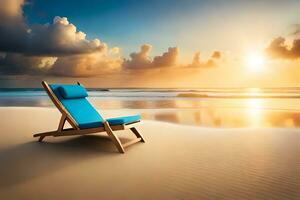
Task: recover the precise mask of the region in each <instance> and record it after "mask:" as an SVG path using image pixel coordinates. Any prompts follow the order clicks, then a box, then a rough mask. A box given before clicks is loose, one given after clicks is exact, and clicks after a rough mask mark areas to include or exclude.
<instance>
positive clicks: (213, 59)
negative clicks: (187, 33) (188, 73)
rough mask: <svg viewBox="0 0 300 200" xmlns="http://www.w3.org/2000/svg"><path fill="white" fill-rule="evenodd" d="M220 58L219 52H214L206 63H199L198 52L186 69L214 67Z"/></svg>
mask: <svg viewBox="0 0 300 200" xmlns="http://www.w3.org/2000/svg"><path fill="white" fill-rule="evenodd" d="M221 58H222V53H221V52H220V51H214V52H213V54H212V55H211V57H210V58H209V59H208V60H207V61H206V62H203V61H201V58H200V52H196V53H195V55H194V57H193V61H192V63H191V64H189V65H188V66H187V67H197V68H205V67H215V66H217V62H218V61H219V60H220V59H221Z"/></svg>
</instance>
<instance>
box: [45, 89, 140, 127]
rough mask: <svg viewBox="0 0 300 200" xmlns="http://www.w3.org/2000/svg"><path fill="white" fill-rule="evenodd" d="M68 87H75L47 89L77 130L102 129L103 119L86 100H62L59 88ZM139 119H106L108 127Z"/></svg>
mask: <svg viewBox="0 0 300 200" xmlns="http://www.w3.org/2000/svg"><path fill="white" fill-rule="evenodd" d="M70 86H75V85H58V84H51V85H49V87H50V88H51V89H52V91H53V93H54V94H55V95H56V97H57V98H58V100H59V101H60V102H61V103H62V105H63V106H64V107H65V108H66V110H67V111H68V112H69V113H70V115H71V116H72V117H73V119H74V120H75V121H76V123H77V124H78V126H79V128H81V129H86V128H96V127H102V126H103V121H104V120H103V118H102V117H101V115H100V114H99V113H98V112H97V110H96V109H95V108H94V107H93V106H92V105H91V104H90V102H89V101H88V100H87V99H86V98H71V99H70V98H64V97H63V96H62V94H61V92H60V88H70ZM81 87H82V86H81ZM82 88H83V87H82ZM83 89H84V88H83ZM140 119H141V116H140V115H132V116H125V117H116V118H110V119H107V121H108V123H109V124H110V125H121V124H128V123H131V122H135V121H139V120H140Z"/></svg>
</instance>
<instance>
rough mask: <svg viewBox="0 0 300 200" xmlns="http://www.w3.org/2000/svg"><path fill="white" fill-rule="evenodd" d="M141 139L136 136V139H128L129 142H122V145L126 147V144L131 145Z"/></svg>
mask: <svg viewBox="0 0 300 200" xmlns="http://www.w3.org/2000/svg"><path fill="white" fill-rule="evenodd" d="M141 140H142V139H141V138H136V139H133V140H130V141H129V142H125V143H124V144H122V146H123V147H124V148H126V147H128V146H130V145H133V144H135V143H138V142H140V141H141Z"/></svg>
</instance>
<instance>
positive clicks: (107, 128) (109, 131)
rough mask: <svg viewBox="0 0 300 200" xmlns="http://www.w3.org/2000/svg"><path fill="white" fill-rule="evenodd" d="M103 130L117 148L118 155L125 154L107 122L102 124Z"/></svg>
mask: <svg viewBox="0 0 300 200" xmlns="http://www.w3.org/2000/svg"><path fill="white" fill-rule="evenodd" d="M104 128H105V131H106V133H107V135H108V136H109V137H110V139H111V140H112V142H113V143H114V144H115V146H116V147H117V149H118V151H119V152H120V153H125V150H124V148H123V146H122V143H121V141H120V140H119V138H118V137H117V136H116V135H115V134H114V133H113V130H112V129H111V128H110V126H109V124H108V122H106V121H105V122H104Z"/></svg>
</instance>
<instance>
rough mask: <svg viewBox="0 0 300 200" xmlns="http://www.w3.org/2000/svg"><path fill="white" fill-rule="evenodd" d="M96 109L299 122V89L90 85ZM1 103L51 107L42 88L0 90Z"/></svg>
mask: <svg viewBox="0 0 300 200" xmlns="http://www.w3.org/2000/svg"><path fill="white" fill-rule="evenodd" d="M88 91H89V100H90V101H91V103H92V104H93V105H94V106H95V107H96V108H97V109H99V110H100V111H101V109H111V110H113V109H116V110H117V109H130V111H131V112H135V113H139V114H141V115H142V118H143V119H147V120H158V121H165V122H170V123H179V124H185V125H193V126H202V127H222V128H239V127H299V126H300V105H299V101H300V88H296V87H295V88H263V89H262V88H226V89H225V88H217V89H215V88H204V89H95V88H90V89H88ZM0 106H1V107H7V106H10V107H54V105H53V103H52V102H51V100H50V99H49V97H48V96H47V94H46V93H45V92H44V90H43V89H41V88H31V89H28V88H15V89H3V88H2V89H0Z"/></svg>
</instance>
